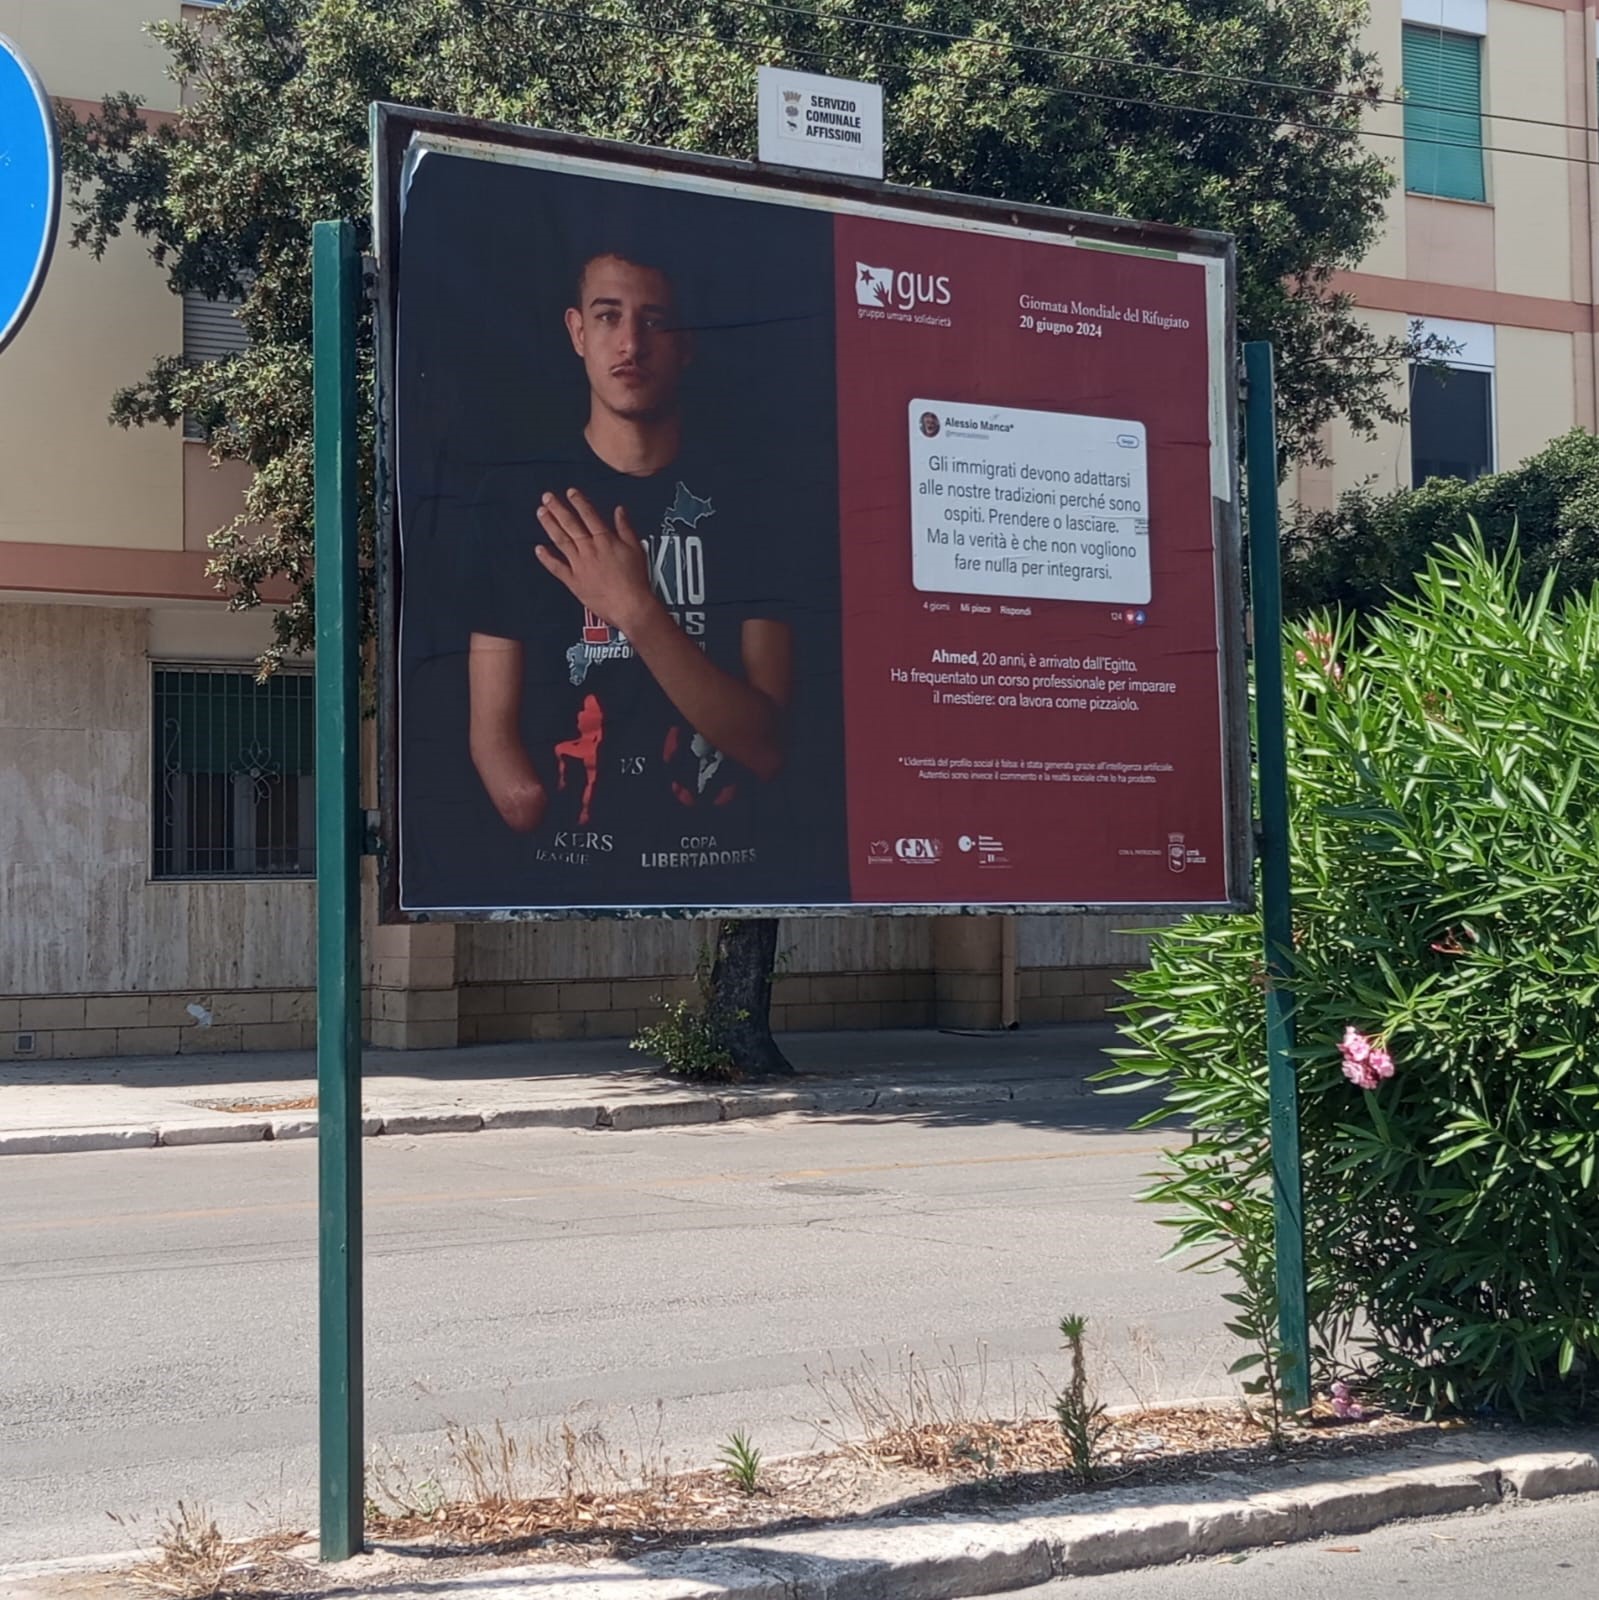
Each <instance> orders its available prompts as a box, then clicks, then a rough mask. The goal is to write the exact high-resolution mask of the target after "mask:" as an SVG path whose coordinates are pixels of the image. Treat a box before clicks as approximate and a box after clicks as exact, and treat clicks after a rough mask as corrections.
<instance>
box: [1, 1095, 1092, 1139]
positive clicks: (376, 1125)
mask: <svg viewBox="0 0 1599 1600" xmlns="http://www.w3.org/2000/svg"><path fill="white" fill-rule="evenodd" d="M1086 1098H1089V1094H1088V1091H1087V1090H1086V1088H1085V1087H1084V1086H1082V1085H1079V1084H1077V1083H1075V1082H1073V1081H1071V1080H1066V1081H1065V1082H1062V1081H1061V1080H1058V1079H1048V1078H1043V1079H1037V1080H1027V1081H1024V1082H1021V1083H1014V1084H1008V1083H989V1084H958V1083H922V1084H917V1083H901V1084H883V1085H882V1086H880V1087H874V1086H872V1085H870V1084H848V1085H842V1086H840V1087H838V1088H815V1089H778V1088H773V1089H764V1088H761V1089H748V1090H724V1091H723V1092H721V1093H717V1094H712V1093H694V1092H692V1091H690V1092H687V1093H681V1094H675V1095H671V1096H663V1097H661V1098H659V1099H653V1098H652V1099H637V1100H619V1101H616V1102H613V1103H604V1104H597V1103H595V1102H592V1101H587V1102H585V1101H577V1102H550V1101H542V1102H539V1103H536V1104H531V1105H525V1106H505V1107H500V1108H496V1109H492V1110H482V1111H474V1110H465V1109H443V1108H439V1109H422V1110H416V1111H405V1110H395V1111H390V1112H384V1113H382V1114H374V1113H372V1112H367V1113H366V1114H365V1115H364V1116H363V1117H362V1119H361V1132H362V1134H363V1135H364V1136H365V1137H366V1138H368V1139H371V1138H375V1137H377V1136H378V1135H380V1134H381V1135H384V1136H393V1137H405V1136H415V1135H419V1134H428V1133H476V1132H478V1131H480V1130H485V1131H496V1130H504V1129H511V1128H579V1129H593V1130H608V1131H612V1132H616V1133H635V1132H640V1131H642V1130H644V1129H649V1128H683V1127H693V1126H699V1125H703V1124H708V1123H713V1122H739V1121H744V1120H745V1119H747V1118H750V1117H775V1116H780V1115H782V1114H783V1113H785V1112H795V1111H800V1112H810V1113H813V1114H815V1115H818V1116H836V1115H839V1114H842V1113H848V1112H861V1111H870V1112H876V1113H878V1114H881V1115H886V1116H892V1115H896V1114H898V1113H901V1112H906V1111H916V1110H939V1109H958V1108H959V1107H961V1106H986V1105H1002V1104H1016V1105H1023V1104H1040V1103H1044V1102H1048V1101H1060V1100H1075V1099H1086ZM316 1131H317V1119H316V1113H315V1112H314V1111H300V1112H286V1113H283V1114H281V1115H276V1116H270V1115H269V1116H266V1117H250V1116H239V1115H235V1114H233V1113H224V1114H223V1115H222V1116H220V1117H217V1118H214V1119H212V1120H208V1121H206V1120H199V1119H196V1120H194V1121H187V1120H185V1121H176V1122H171V1123H161V1124H160V1125H159V1126H149V1125H145V1126H128V1127H99V1128H25V1129H15V1130H12V1131H5V1130H0V1156H7V1155H54V1154H68V1153H75V1152H79V1151H86V1150H134V1149H139V1150H148V1149H152V1148H156V1147H169V1148H170V1147H175V1146H181V1145H201V1144H258V1143H260V1142H262V1141H263V1140H266V1141H276V1140H280V1139H281V1140H293V1139H314V1138H315V1137H316Z"/></svg>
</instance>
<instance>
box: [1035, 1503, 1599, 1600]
mask: <svg viewBox="0 0 1599 1600" xmlns="http://www.w3.org/2000/svg"><path fill="white" fill-rule="evenodd" d="M1596 1548H1599V1495H1583V1496H1581V1497H1580V1498H1578V1499H1572V1500H1545V1501H1540V1502H1537V1503H1534V1504H1532V1505H1525V1506H1521V1505H1510V1506H1506V1507H1502V1508H1499V1509H1496V1510H1493V1511H1485V1512H1479V1513H1475V1514H1472V1515H1469V1516H1462V1517H1446V1518H1440V1519H1438V1520H1436V1521H1428V1522H1406V1523H1401V1524H1399V1525H1398V1526H1397V1527H1392V1528H1379V1529H1378V1530H1377V1531H1376V1532H1375V1533H1366V1534H1361V1535H1360V1536H1359V1537H1358V1538H1339V1539H1323V1540H1320V1541H1318V1542H1317V1543H1315V1544H1296V1545H1288V1546H1285V1547H1284V1548H1283V1549H1281V1550H1262V1551H1258V1552H1256V1553H1255V1554H1253V1555H1250V1556H1248V1557H1247V1558H1246V1559H1245V1560H1243V1561H1235V1560H1234V1559H1232V1558H1223V1559H1222V1560H1220V1561H1207V1562H1195V1563H1193V1564H1191V1565H1182V1566H1174V1567H1152V1568H1147V1569H1146V1570H1144V1571H1142V1572H1123V1573H1117V1574H1115V1575H1114V1576H1111V1577H1106V1578H1076V1579H1067V1580H1066V1581H1064V1582H1061V1583H1050V1584H1042V1585H1040V1586H1039V1587H1038V1588H1035V1589H1027V1590H1025V1591H1023V1592H1024V1593H1025V1594H1026V1596H1027V1597H1028V1600H1288V1597H1292V1600H1395V1597H1396V1596H1403V1597H1404V1600H1470V1597H1472V1596H1478V1595H1502V1596H1504V1597H1505V1600H1525V1597H1531V1596H1536V1597H1537V1600H1593V1596H1594V1595H1595V1594H1596V1593H1599V1576H1596V1575H1595V1572H1594V1550H1595V1549H1596Z"/></svg>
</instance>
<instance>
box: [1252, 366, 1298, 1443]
mask: <svg viewBox="0 0 1599 1600" xmlns="http://www.w3.org/2000/svg"><path fill="white" fill-rule="evenodd" d="M1244 380H1245V384H1246V386H1247V394H1248V405H1247V412H1246V416H1245V426H1244V439H1245V460H1246V463H1247V467H1248V476H1249V598H1250V610H1251V612H1252V614H1253V623H1254V657H1255V751H1256V757H1257V760H1258V762H1259V766H1260V776H1259V787H1260V888H1261V914H1262V921H1263V923H1264V927H1265V936H1266V939H1265V942H1266V1071H1267V1078H1268V1084H1269V1090H1270V1095H1271V1178H1272V1210H1273V1215H1274V1217H1275V1220H1276V1245H1277V1249H1276V1260H1277V1332H1278V1347H1279V1350H1280V1352H1281V1355H1280V1361H1281V1373H1280V1381H1281V1387H1282V1402H1283V1405H1284V1406H1285V1407H1286V1408H1287V1409H1288V1410H1289V1411H1291V1412H1294V1411H1304V1410H1305V1409H1307V1407H1308V1406H1309V1405H1310V1313H1309V1309H1308V1306H1307V1304H1306V1296H1305V1189H1304V1172H1303V1167H1302V1164H1301V1161H1300V1153H1299V1081H1298V1078H1297V1076H1296V1072H1295V1067H1294V997H1293V978H1294V927H1293V901H1292V890H1291V885H1290V878H1289V857H1288V745H1287V726H1286V715H1285V711H1284V700H1283V596H1282V565H1281V561H1282V558H1281V553H1280V551H1279V549H1278V542H1277V541H1278V531H1277V419H1276V392H1275V391H1276V383H1275V378H1274V376H1273V366H1272V347H1271V346H1270V345H1269V344H1248V345H1245V346H1244Z"/></svg>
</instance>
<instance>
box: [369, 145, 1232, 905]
mask: <svg viewBox="0 0 1599 1600" xmlns="http://www.w3.org/2000/svg"><path fill="white" fill-rule="evenodd" d="M705 165H707V164H705V163H701V167H702V168H703V167H704V166H705ZM396 172H397V175H396V178H395V182H396V185H397V189H398V193H397V197H396V198H397V204H396V206H395V208H394V210H395V215H396V216H397V218H398V224H397V227H396V228H395V229H394V234H395V236H394V237H392V238H390V240H389V241H388V244H387V248H388V251H389V258H388V261H387V264H386V266H387V271H388V272H389V273H390V274H391V282H392V297H391V302H390V311H389V315H390V316H391V317H392V325H391V328H390V330H389V334H388V337H387V341H386V348H387V349H388V351H389V352H391V354H390V360H391V362H392V365H391V367H390V369H389V370H388V371H387V373H386V375H385V381H386V383H387V385H388V388H389V395H390V402H389V404H390V409H391V416H392V424H391V426H392V472H393V478H394V486H395V491H396V501H397V524H398V526H397V537H396V543H395V545H394V546H393V547H392V549H391V550H390V552H389V561H390V567H389V573H390V579H389V582H390V604H391V605H392V608H393V609H392V616H393V619H394V630H393V638H392V641H391V643H390V649H391V651H392V656H391V664H392V666H393V667H394V669H395V675H394V679H393V682H394V709H393V724H392V726H393V730H394V744H395V747H396V749H395V760H394V774H395V784H394V796H393V798H394V801H395V811H396V815H397V822H398V841H399V852H398V890H397V898H398V909H399V911H400V912H401V914H419V913H421V914H430V915H451V914H459V915H497V914H518V913H522V914H528V913H532V914H538V913H540V912H549V913H553V914H559V913H562V912H573V911H585V910H604V909H642V910H653V909H683V910H706V909H736V908H746V907H747V908H755V909H759V908H789V909H804V908H816V909H828V908H839V907H887V906H982V905H1029V906H1047V905H1073V906H1091V905H1104V906H1128V907H1138V906H1168V905H1169V906H1177V905H1217V906H1219V905H1224V904H1228V903H1236V902H1237V901H1238V900H1239V899H1240V898H1241V897H1242V895H1243V892H1244V891H1243V888H1242V886H1241V885H1240V884H1239V883H1238V882H1237V881H1236V880H1237V878H1238V876H1239V868H1238V861H1239V858H1240V850H1239V841H1238V840H1237V838H1236V837H1234V836H1233V834H1234V831H1235V830H1233V829H1232V825H1231V823H1230V818H1232V817H1234V816H1236V815H1238V814H1240V811H1241V807H1240V802H1239V795H1238V793H1237V787H1238V784H1239V782H1240V781H1241V780H1240V778H1239V762H1238V760H1237V753H1236V752H1237V748H1238V743H1239V737H1238V736H1239V729H1238V727H1237V725H1236V718H1237V715H1238V711H1239V707H1238V706H1237V705H1236V704H1235V703H1233V702H1234V701H1235V699H1236V697H1235V696H1234V695H1232V693H1231V691H1230V690H1229V687H1228V675H1229V665H1230V662H1231V663H1233V664H1235V662H1236V656H1235V655H1233V656H1230V655H1229V652H1230V650H1231V649H1232V648H1233V646H1232V645H1231V644H1230V643H1229V640H1230V639H1231V638H1232V637H1233V636H1235V635H1236V634H1237V632H1238V629H1239V616H1240V612H1239V608H1238V600H1237V596H1236V594H1235V593H1232V592H1230V590H1229V582H1228V579H1229V572H1230V569H1229V567H1228V563H1227V561H1226V560H1224V559H1223V556H1222V552H1221V551H1220V550H1219V548H1218V543H1219V541H1220V540H1221V539H1222V538H1223V537H1225V536H1226V530H1228V529H1229V528H1233V529H1235V528H1236V521H1235V519H1234V518H1233V515H1232V507H1231V505H1230V497H1231V493H1232V490H1231V485H1230V478H1231V470H1232V468H1231V460H1232V446H1231V441H1230V438H1229V437H1227V435H1228V434H1229V432H1230V427H1231V413H1230V405H1231V401H1230V399H1229V398H1228V396H1229V394H1230V390H1229V387H1228V375H1227V373H1226V372H1225V371H1224V370H1219V367H1220V363H1221V361H1222V357H1221V355H1220V352H1221V351H1222V350H1223V349H1225V339H1224V338H1223V337H1222V334H1223V332H1224V330H1225V328H1226V308H1225V293H1224V291H1225V282H1226V278H1225V272H1224V270H1223V255H1222V252H1221V251H1220V250H1219V249H1217V248H1216V246H1215V244H1214V242H1212V245H1211V250H1210V254H1209V256H1208V257H1207V256H1206V255H1205V254H1204V252H1203V251H1201V252H1198V253H1192V254H1185V253H1183V252H1181V251H1167V252H1165V253H1156V252H1152V251H1148V250H1146V251H1143V252H1135V251H1131V250H1128V249H1125V248H1122V249H1118V248H1105V247H1103V241H1097V240H1085V239H1081V238H1078V237H1076V236H1075V235H1074V234H1072V233H1069V232H1051V231H1049V230H1048V229H1042V228H1038V227H1026V226H1012V225H1006V224H1005V223H1003V222H1002V221H1000V220H998V219H995V220H993V221H987V220H983V219H975V220H974V219H973V218H972V217H971V216H948V217H941V216H939V215H938V214H937V211H936V208H935V207H932V206H924V207H923V208H921V209H920V210H896V209H895V207H893V206H891V205H874V204H872V203H871V202H870V201H869V200H868V199H866V198H861V199H849V198H845V199H840V198H838V197H837V196H834V197H832V198H828V199H825V200H824V199H823V198H822V197H821V196H819V195H815V194H809V193H807V192H805V190H804V189H803V188H802V187H801V188H796V187H795V186H794V185H792V184H790V185H788V186H786V187H784V188H781V189H779V188H776V187H771V188H768V187H764V186H763V185H762V184H761V183H759V182H756V181H751V180H750V178H749V175H748V173H747V171H746V172H744V173H743V174H739V169H734V173H735V176H734V177H729V178H720V177H717V176H715V175H712V174H709V173H707V172H705V171H703V170H701V171H672V170H670V169H669V168H664V169H663V168H662V167H660V166H655V167H650V168H645V167H642V166H637V165H630V164H627V163H625V162H619V161H617V160H615V159H607V160H600V159H594V160H585V159H582V158H581V157H578V156H574V154H573V153H572V152H571V151H570V150H562V151H559V152H557V151H549V150H541V149H539V148H537V147H536V145H534V147H530V148H506V147H497V146H496V145H495V143H494V142H493V141H492V140H485V139H482V138H462V137H456V136H449V135H445V134H438V133H413V134H411V135H410V137H409V139H408V142H407V144H406V147H405V150H404V155H403V161H402V162H400V163H399V164H398V166H397V169H396ZM1233 536H1234V537H1236V534H1234V535H1233ZM1245 814H1246V813H1245Z"/></svg>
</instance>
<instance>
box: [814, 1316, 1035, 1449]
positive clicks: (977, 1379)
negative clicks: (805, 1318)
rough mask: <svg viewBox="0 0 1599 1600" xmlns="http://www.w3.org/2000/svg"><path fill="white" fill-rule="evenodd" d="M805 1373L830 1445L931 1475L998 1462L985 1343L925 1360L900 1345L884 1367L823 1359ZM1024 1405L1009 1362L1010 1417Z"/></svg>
mask: <svg viewBox="0 0 1599 1600" xmlns="http://www.w3.org/2000/svg"><path fill="white" fill-rule="evenodd" d="M805 1377H806V1381H807V1383H808V1384H809V1385H810V1388H811V1392H812V1393H813V1394H814V1395H816V1397H817V1398H818V1399H819V1400H821V1402H822V1403H823V1405H824V1407H825V1408H826V1415H825V1416H823V1417H821V1418H819V1419H816V1428H817V1431H818V1433H819V1434H820V1435H821V1437H822V1438H823V1439H824V1440H825V1441H826V1442H827V1444H828V1445H829V1446H830V1447H831V1448H833V1449H835V1450H846V1451H850V1452H852V1453H854V1454H857V1455H864V1456H867V1457H870V1458H871V1459H873V1460H876V1461H881V1462H886V1463H890V1464H893V1465H902V1466H908V1467H915V1468H918V1469H920V1470H922V1471H926V1472H935V1473H942V1472H948V1471H949V1470H950V1469H951V1468H952V1467H954V1466H956V1465H958V1464H961V1463H968V1464H970V1463H983V1462H986V1463H989V1464H990V1470H991V1469H992V1464H993V1463H994V1462H995V1461H996V1460H997V1457H996V1453H995V1445H994V1435H995V1432H996V1430H997V1429H998V1428H1000V1427H1001V1423H1000V1422H999V1420H998V1419H997V1418H996V1417H995V1416H994V1414H993V1410H992V1408H991V1407H990V1405H989V1402H988V1394H989V1388H990V1384H991V1379H992V1372H991V1368H990V1363H989V1358H988V1346H987V1345H985V1344H979V1345H978V1347H977V1358H976V1360H975V1361H972V1362H962V1361H961V1360H960V1359H959V1358H958V1357H957V1356H956V1354H955V1352H954V1351H953V1350H950V1351H948V1352H946V1354H945V1356H944V1359H943V1360H942V1361H941V1362H938V1363H937V1364H935V1365H933V1366H929V1365H928V1364H927V1363H926V1362H925V1361H923V1360H922V1359H921V1357H919V1356H918V1355H917V1354H916V1353H915V1352H914V1351H906V1352H904V1353H903V1354H902V1355H901V1356H900V1358H899V1360H898V1361H897V1362H895V1363H894V1364H892V1365H890V1366H883V1365H881V1364H879V1363H878V1362H876V1361H873V1360H871V1359H870V1358H869V1357H864V1356H863V1357H862V1359H861V1361H860V1363H859V1365H857V1366H852V1367H841V1366H839V1365H838V1363H837V1362H836V1361H834V1360H831V1359H830V1360H829V1361H828V1364H827V1366H826V1367H824V1368H823V1369H822V1370H821V1371H820V1372H812V1371H811V1370H810V1369H809V1368H807V1369H806V1372H805ZM1026 1409H1027V1406H1026V1402H1025V1401H1024V1399H1023V1397H1022V1395H1021V1393H1020V1391H1019V1389H1018V1387H1017V1384H1016V1373H1015V1368H1014V1367H1012V1369H1011V1390H1010V1409H1009V1415H1010V1416H1012V1417H1019V1416H1022V1415H1025V1413H1026Z"/></svg>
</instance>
